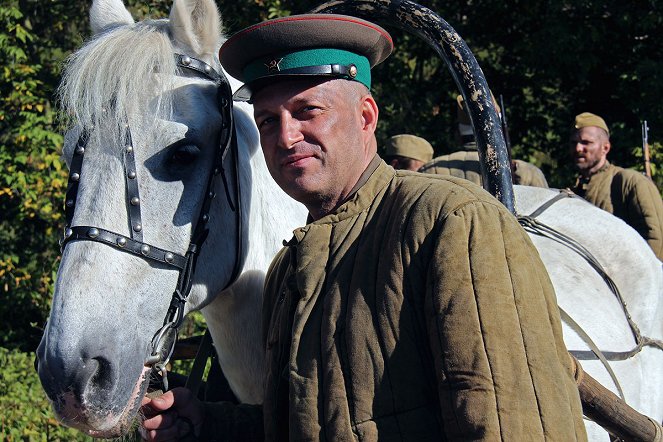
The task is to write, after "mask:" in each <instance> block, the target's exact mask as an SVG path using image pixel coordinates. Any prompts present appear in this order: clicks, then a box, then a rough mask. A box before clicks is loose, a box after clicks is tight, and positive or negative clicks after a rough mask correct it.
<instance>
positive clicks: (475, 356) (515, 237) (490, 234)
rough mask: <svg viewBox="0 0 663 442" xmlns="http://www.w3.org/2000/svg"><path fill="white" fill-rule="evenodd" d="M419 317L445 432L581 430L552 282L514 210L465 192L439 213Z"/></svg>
mask: <svg viewBox="0 0 663 442" xmlns="http://www.w3.org/2000/svg"><path fill="white" fill-rule="evenodd" d="M435 234H436V235H437V238H436V241H437V244H436V247H435V251H434V254H433V260H432V263H431V265H430V268H429V269H428V278H427V281H428V282H427V290H426V292H427V297H426V311H427V327H428V334H429V340H430V341H429V342H430V345H431V349H432V354H433V357H434V362H435V370H436V376H437V387H438V394H439V400H440V409H441V421H442V424H443V427H444V431H445V433H446V436H447V439H448V440H454V441H471V440H472V441H474V440H476V441H484V440H491V441H495V440H504V441H516V440H559V441H575V440H585V438H586V436H585V430H584V426H583V423H582V411H581V406H580V399H579V395H578V390H577V387H576V386H575V382H574V380H573V377H572V374H571V367H570V360H569V356H568V353H567V350H566V347H565V346H564V343H563V341H562V331H561V323H560V319H559V313H558V310H557V306H556V301H555V296H554V292H553V288H552V284H551V282H550V280H549V278H548V275H547V273H546V272H545V269H544V267H543V264H542V262H541V260H540V258H539V255H538V252H537V251H536V249H535V248H534V246H533V245H532V243H531V242H530V240H529V238H528V237H527V235H526V233H525V232H524V231H523V230H522V229H521V228H520V226H519V225H518V224H517V222H516V220H515V218H514V217H513V216H512V215H511V214H510V213H508V212H507V211H506V210H504V209H503V208H499V207H497V204H489V203H480V202H470V203H468V204H466V205H465V206H463V207H461V208H459V209H457V210H456V211H454V212H452V213H450V214H449V215H448V216H446V217H445V218H444V219H443V222H441V225H440V228H439V231H438V232H435Z"/></svg>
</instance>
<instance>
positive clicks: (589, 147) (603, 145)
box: [569, 126, 610, 176]
mask: <svg viewBox="0 0 663 442" xmlns="http://www.w3.org/2000/svg"><path fill="white" fill-rule="evenodd" d="M569 149H570V153H571V156H572V157H573V161H574V162H575V165H576V167H577V168H578V169H579V170H580V173H581V174H583V175H586V176H588V175H591V174H593V173H594V172H596V171H597V170H599V169H600V168H601V167H603V165H604V164H605V160H606V155H607V154H608V152H609V151H610V141H609V140H608V136H607V134H606V133H605V131H604V130H603V129H601V128H599V127H595V126H589V127H583V128H580V129H578V130H576V131H575V132H574V133H573V134H572V135H571V139H570V142H569Z"/></svg>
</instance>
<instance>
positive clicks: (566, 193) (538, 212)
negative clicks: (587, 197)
mask: <svg viewBox="0 0 663 442" xmlns="http://www.w3.org/2000/svg"><path fill="white" fill-rule="evenodd" d="M573 196H574V193H573V192H571V191H570V190H569V189H560V190H559V193H558V194H557V195H555V197H554V198H551V199H549V200H548V201H546V202H545V203H543V204H542V205H541V206H540V207H539V208H538V209H536V210H535V211H534V212H532V213H530V214H529V217H530V218H536V217H537V216H539V215H541V214H542V213H543V212H545V211H546V209H548V207H550V206H552V205H553V204H555V203H556V202H557V201H559V200H562V199H564V198H572V197H573Z"/></svg>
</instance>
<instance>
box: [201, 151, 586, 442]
mask: <svg viewBox="0 0 663 442" xmlns="http://www.w3.org/2000/svg"><path fill="white" fill-rule="evenodd" d="M263 327H264V329H263V331H264V336H265V346H266V358H267V359H266V364H267V373H266V383H265V385H266V390H265V401H264V404H263V407H262V412H263V419H264V430H265V439H266V440H274V441H276V440H280V441H285V440H290V441H317V440H324V441H377V440H380V441H413V442H414V441H416V442H420V441H498V440H501V441H544V440H545V441H564V442H568V441H576V440H585V439H586V436H585V430H584V426H583V422H582V411H581V405H580V400H579V397H578V391H577V388H576V386H575V382H574V380H573V378H572V375H571V369H570V364H569V357H568V354H567V350H566V348H565V346H564V343H563V341H562V331H561V325H560V319H559V314H558V310H557V305H556V302H555V296H554V292H553V288H552V285H551V283H550V280H549V278H548V276H547V274H546V272H545V269H544V268H543V264H542V263H541V261H540V258H539V255H538V253H537V251H536V249H535V248H534V247H533V245H532V243H531V242H530V240H529V238H528V237H527V235H526V234H525V232H524V231H523V230H522V229H521V228H520V226H519V225H518V223H517V222H516V220H515V218H514V217H513V216H512V215H511V214H510V213H509V212H508V211H506V210H505V209H504V207H503V206H502V205H501V204H500V203H499V202H498V201H497V200H495V199H494V198H493V197H491V196H490V195H489V194H488V193H486V192H485V191H483V190H482V189H480V188H479V187H477V186H475V185H473V184H471V183H469V182H467V181H464V180H458V179H454V178H451V177H441V176H430V175H423V174H417V173H412V172H405V171H398V172H396V171H394V170H393V169H392V168H391V167H389V166H387V165H386V164H384V163H383V162H380V164H379V166H378V167H377V169H376V170H375V171H374V172H373V173H372V174H371V176H370V178H368V181H367V182H366V183H365V184H364V185H363V186H362V187H361V188H360V189H359V190H358V192H357V193H356V194H355V195H354V196H353V197H352V198H351V199H350V200H349V201H347V202H346V203H345V204H343V205H342V206H341V207H340V208H339V209H338V210H336V211H335V213H333V214H331V215H328V216H326V217H324V218H322V219H319V220H317V221H314V222H311V223H309V224H308V225H306V226H304V227H302V228H299V229H297V230H295V232H294V237H293V238H292V240H290V242H289V243H288V244H287V246H286V247H285V248H284V249H283V250H282V251H281V252H280V253H279V254H278V256H277V257H276V258H275V260H274V262H273V263H272V268H271V269H270V272H269V274H268V278H267V281H266V297H265V302H264V309H263ZM218 407H219V410H220V409H221V408H224V409H225V413H232V417H233V418H234V419H236V418H237V417H238V415H239V417H240V420H242V419H244V418H245V417H246V416H247V414H246V409H242V411H241V412H240V413H238V412H237V409H236V408H235V409H232V410H231V409H229V408H228V407H227V406H226V405H218ZM219 410H217V411H218V412H217V413H216V414H214V413H211V412H210V414H209V416H212V417H208V420H210V419H214V422H215V424H216V425H217V427H216V429H215V430H213V431H214V432H215V433H214V434H216V435H217V436H216V437H217V438H218V439H219V440H225V439H224V438H225V435H233V436H232V437H237V438H238V439H237V440H242V436H244V435H242V434H241V431H240V430H238V429H237V426H230V424H229V422H230V419H229V418H222V417H220V415H221V414H223V413H222V412H221V411H219ZM243 422H244V428H248V429H250V430H252V431H254V432H255V429H256V425H257V424H254V425H253V426H250V425H247V424H246V422H248V420H247V419H244V421H243ZM208 431H209V430H208ZM208 434H210V433H208ZM253 436H254V435H251V437H253ZM228 440H231V438H230V437H229V438H228Z"/></svg>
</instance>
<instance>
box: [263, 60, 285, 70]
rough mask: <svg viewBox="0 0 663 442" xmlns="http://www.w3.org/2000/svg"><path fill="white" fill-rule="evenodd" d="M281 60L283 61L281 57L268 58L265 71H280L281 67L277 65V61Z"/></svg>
mask: <svg viewBox="0 0 663 442" xmlns="http://www.w3.org/2000/svg"><path fill="white" fill-rule="evenodd" d="M281 61H283V59H282V58H279V59H276V58H274V59H272V60H269V61H268V62H267V63H265V66H267V71H268V72H278V71H280V70H281V68H280V67H279V63H281Z"/></svg>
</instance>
